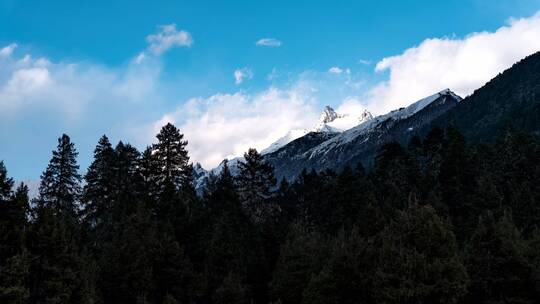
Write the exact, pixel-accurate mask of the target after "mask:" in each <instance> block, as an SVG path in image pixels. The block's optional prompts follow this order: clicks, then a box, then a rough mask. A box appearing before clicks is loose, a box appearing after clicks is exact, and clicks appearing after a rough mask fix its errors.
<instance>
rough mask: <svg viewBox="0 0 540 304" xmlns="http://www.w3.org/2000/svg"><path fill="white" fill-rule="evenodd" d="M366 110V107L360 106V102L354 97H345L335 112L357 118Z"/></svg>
mask: <svg viewBox="0 0 540 304" xmlns="http://www.w3.org/2000/svg"><path fill="white" fill-rule="evenodd" d="M364 110H366V107H365V106H364V105H363V104H362V101H361V100H360V99H358V98H356V97H354V96H348V97H346V98H345V99H344V100H343V101H342V103H341V104H340V105H339V107H338V108H337V109H336V112H338V113H340V114H349V115H351V116H359V115H360V114H362V113H363V112H364Z"/></svg>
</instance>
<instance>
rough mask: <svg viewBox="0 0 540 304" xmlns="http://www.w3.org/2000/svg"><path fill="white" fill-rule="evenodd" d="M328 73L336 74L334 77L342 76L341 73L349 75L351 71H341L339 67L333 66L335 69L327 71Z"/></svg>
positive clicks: (347, 69)
mask: <svg viewBox="0 0 540 304" xmlns="http://www.w3.org/2000/svg"><path fill="white" fill-rule="evenodd" d="M328 73H330V74H336V75H339V74H343V73H345V74H350V73H351V69H349V68H346V69H342V68H340V67H337V66H335V67H331V68H329V69H328Z"/></svg>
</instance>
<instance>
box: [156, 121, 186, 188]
mask: <svg viewBox="0 0 540 304" xmlns="http://www.w3.org/2000/svg"><path fill="white" fill-rule="evenodd" d="M156 137H157V139H158V143H157V144H154V145H153V152H154V155H155V157H156V160H157V162H158V164H159V170H160V175H161V180H160V186H161V190H162V191H164V190H165V189H164V188H165V187H170V186H172V187H174V188H175V189H178V188H179V187H180V186H181V185H182V183H183V181H184V180H186V179H187V178H189V176H188V174H189V173H191V172H187V170H186V169H187V167H188V163H189V156H188V152H187V150H186V146H187V141H185V140H184V135H183V134H181V133H180V131H179V130H178V128H176V127H175V126H173V125H172V124H171V123H167V124H166V125H165V126H163V128H161V131H160V132H159V134H158V135H157V136H156Z"/></svg>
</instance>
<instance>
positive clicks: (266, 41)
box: [255, 38, 281, 47]
mask: <svg viewBox="0 0 540 304" xmlns="http://www.w3.org/2000/svg"><path fill="white" fill-rule="evenodd" d="M255 45H257V46H267V47H280V46H281V41H279V40H277V39H274V38H262V39H259V40H258V41H257V42H255Z"/></svg>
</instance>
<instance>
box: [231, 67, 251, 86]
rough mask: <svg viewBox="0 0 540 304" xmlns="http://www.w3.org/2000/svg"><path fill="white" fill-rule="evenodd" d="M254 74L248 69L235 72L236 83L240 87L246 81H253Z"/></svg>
mask: <svg viewBox="0 0 540 304" xmlns="http://www.w3.org/2000/svg"><path fill="white" fill-rule="evenodd" d="M252 78H253V72H252V71H251V69H248V68H241V69H236V70H235V71H234V83H235V84H237V85H239V84H241V83H242V82H244V80H245V79H252Z"/></svg>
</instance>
